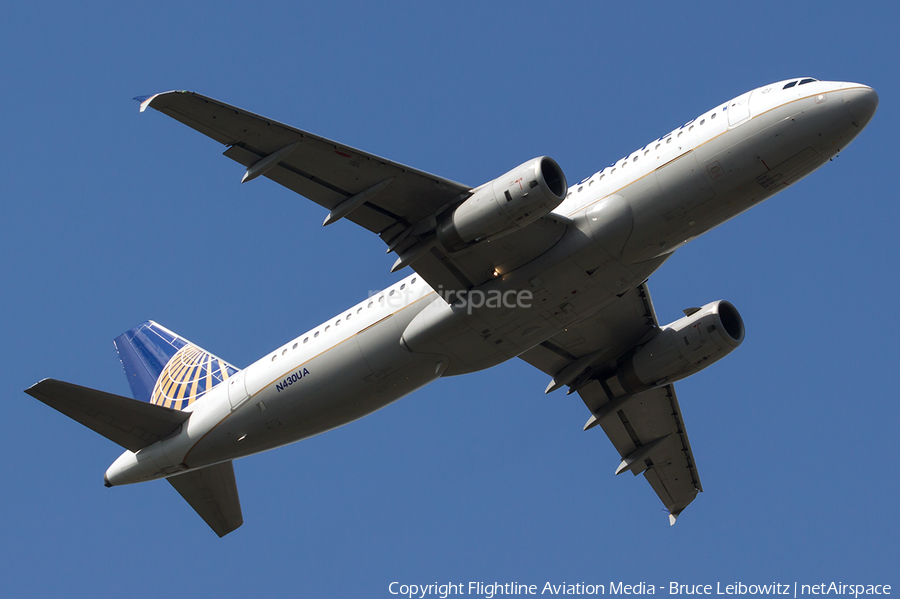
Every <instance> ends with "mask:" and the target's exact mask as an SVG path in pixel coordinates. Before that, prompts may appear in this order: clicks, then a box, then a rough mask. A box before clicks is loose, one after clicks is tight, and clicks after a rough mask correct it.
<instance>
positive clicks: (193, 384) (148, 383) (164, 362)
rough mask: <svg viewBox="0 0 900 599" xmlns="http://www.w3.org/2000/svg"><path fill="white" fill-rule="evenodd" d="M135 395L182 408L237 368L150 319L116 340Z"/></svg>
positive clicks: (149, 400) (138, 397) (123, 366)
mask: <svg viewBox="0 0 900 599" xmlns="http://www.w3.org/2000/svg"><path fill="white" fill-rule="evenodd" d="M113 343H114V344H115V346H116V351H118V352H119V360H121V362H122V368H124V369H125V374H126V376H127V377H128V384H129V385H131V394H132V395H134V398H135V399H139V400H141V401H146V402H149V403H151V404H155V405H159V406H164V407H167V408H174V409H176V410H183V409H184V408H186V407H187V406H189V405H190V404H192V403H194V402H195V401H197V400H198V399H200V398H201V397H203V396H204V395H205V394H206V393H207V392H208V391H210V390H211V389H212V388H213V387H215V386H216V385H218V384H219V383H221V382H222V381H224V380H227V379H228V378H229V377H231V376H233V375H234V374H235V373H237V372H238V369H237V368H235V367H234V366H232V365H231V364H229V363H228V362H226V361H224V360H222V359H221V358H218V357H216V356H214V355H212V354H211V353H209V352H208V351H206V350H204V349H201V348H200V347H197V346H196V345H194V344H193V343H191V342H190V341H188V340H187V339H185V338H184V337H181V336H180V335H178V334H176V333H173V332H172V331H170V330H169V329H167V328H166V327H164V326H162V325H160V324H157V323H155V322H153V321H152V320H148V321H147V322H145V323H143V324H140V325H138V326H136V327H134V328H133V329H131V330H130V331H126V332H125V333H122V334H121V335H119V336H118V337H116V339H115V340H114V341H113Z"/></svg>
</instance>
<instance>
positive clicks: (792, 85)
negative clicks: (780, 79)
mask: <svg viewBox="0 0 900 599" xmlns="http://www.w3.org/2000/svg"><path fill="white" fill-rule="evenodd" d="M795 85H797V82H796V81H791V82H790V83H788V84H787V85H785V86H784V87H782V88H781V89H787V88H789V87H794V86H795Z"/></svg>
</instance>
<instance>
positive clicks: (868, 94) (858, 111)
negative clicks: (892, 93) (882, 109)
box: [841, 84, 878, 127]
mask: <svg viewBox="0 0 900 599" xmlns="http://www.w3.org/2000/svg"><path fill="white" fill-rule="evenodd" d="M841 95H842V96H843V98H844V104H845V105H846V106H847V110H849V111H850V114H851V115H853V118H854V119H855V120H856V122H857V123H859V126H860V127H865V126H866V125H867V124H868V123H869V121H870V120H871V119H872V115H874V114H875V110H876V109H877V108H878V94H877V93H875V90H874V89H872V88H871V87H868V86H866V85H856V84H854V86H853V87H850V88H848V89H844V91H843V92H842V93H841Z"/></svg>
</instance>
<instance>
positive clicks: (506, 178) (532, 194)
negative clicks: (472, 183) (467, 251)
mask: <svg viewBox="0 0 900 599" xmlns="http://www.w3.org/2000/svg"><path fill="white" fill-rule="evenodd" d="M566 190H567V185H566V176H565V175H564V174H563V172H562V169H561V168H559V165H558V164H556V161H555V160H553V159H552V158H548V157H546V156H542V157H540V158H534V159H532V160H529V161H528V162H526V163H524V164H522V165H519V166H517V167H516V168H514V169H513V170H511V171H509V172H508V173H506V174H505V175H501V176H499V177H497V178H496V179H494V180H493V181H489V182H488V183H485V184H484V185H482V186H481V187H478V188H476V189H475V190H473V193H472V195H471V196H470V197H469V198H468V199H467V200H466V201H464V202H463V203H462V204H460V205H459V206H457V207H456V208H455V209H454V210H453V211H452V212H451V213H450V214H448V215H446V216H445V217H444V218H443V219H442V220H441V221H440V222H439V224H438V227H437V237H438V240H439V241H440V242H441V244H442V245H443V246H444V247H445V248H447V249H448V250H449V251H456V250H459V249H462V248H463V247H466V246H467V245H470V244H471V243H474V242H476V241H479V240H482V239H486V238H493V237H499V236H502V235H505V234H507V233H512V232H513V231H515V230H516V229H519V228H521V227H524V226H526V225H529V224H531V223H533V222H534V221H536V220H537V219H539V218H541V217H542V216H544V215H546V214H548V213H549V212H550V211H551V210H553V209H554V208H556V207H557V206H559V205H560V203H562V201H563V200H564V199H565V198H566Z"/></svg>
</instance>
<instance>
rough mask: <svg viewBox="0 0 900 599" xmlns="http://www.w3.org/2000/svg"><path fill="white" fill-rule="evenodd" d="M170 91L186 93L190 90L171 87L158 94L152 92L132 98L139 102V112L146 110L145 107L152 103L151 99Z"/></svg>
mask: <svg viewBox="0 0 900 599" xmlns="http://www.w3.org/2000/svg"><path fill="white" fill-rule="evenodd" d="M171 93H178V94H186V93H190V92H188V91H186V90H183V89H181V90H176V89H173V90H171V91H167V92H162V93H159V94H153V95H151V96H135V98H134V99H135V100H137V101H138V102H140V104H141V112H144V111H145V110H147V107H148V106H150V104H152V103H153V100H155V99H156V98H158V97H159V96H164V95H166V94H171Z"/></svg>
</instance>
